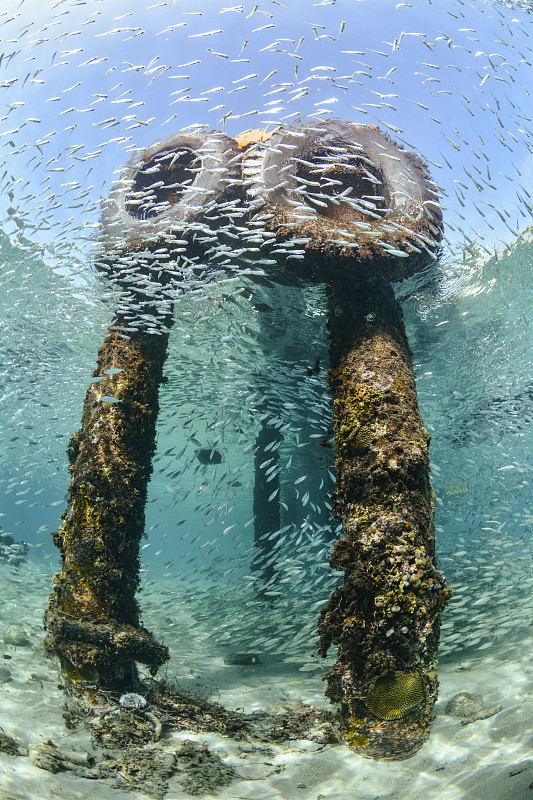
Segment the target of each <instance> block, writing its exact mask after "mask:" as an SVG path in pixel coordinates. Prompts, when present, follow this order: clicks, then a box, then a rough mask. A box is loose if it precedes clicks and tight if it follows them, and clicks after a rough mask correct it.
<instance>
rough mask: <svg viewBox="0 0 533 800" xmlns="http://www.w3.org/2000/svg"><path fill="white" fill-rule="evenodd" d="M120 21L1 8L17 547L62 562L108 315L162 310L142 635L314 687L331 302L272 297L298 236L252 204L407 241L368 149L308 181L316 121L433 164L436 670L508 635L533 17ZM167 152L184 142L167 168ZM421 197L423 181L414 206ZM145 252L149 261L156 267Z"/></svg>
mask: <svg viewBox="0 0 533 800" xmlns="http://www.w3.org/2000/svg"><path fill="white" fill-rule="evenodd" d="M202 5H203V6H205V8H204V9H201V8H200V9H199V8H198V7H201V6H202ZM124 8H125V6H124V4H123V3H119V2H118V1H117V2H115V0H106V2H105V3H102V2H101V1H100V0H85V1H82V0H50V2H46V3H40V4H37V3H35V2H33V0H15V1H14V2H11V0H8V2H6V3H3V4H2V6H1V8H0V40H1V47H0V122H1V125H0V189H1V190H0V214H1V219H2V222H1V229H0V247H1V258H2V261H1V265H0V287H1V288H0V308H1V314H0V341H1V353H2V361H1V365H0V377H1V385H0V408H1V412H2V413H1V414H0V431H1V442H2V447H1V448H0V492H1V496H2V504H1V506H0V525H1V530H0V536H1V535H2V533H6V534H8V535H9V536H11V537H13V538H14V539H15V540H16V541H19V542H20V541H24V542H27V543H28V545H29V548H30V555H29V557H28V558H29V560H31V559H37V560H39V561H41V560H42V559H46V560H47V561H48V563H49V564H50V566H51V569H52V568H55V565H56V561H57V553H56V551H55V549H54V547H53V545H52V542H51V537H50V532H51V531H53V530H55V529H56V528H57V526H58V518H59V514H60V513H61V512H62V511H63V510H64V508H65V500H64V495H65V492H66V490H67V487H68V481H69V476H68V470H67V460H66V446H67V443H68V439H69V437H70V436H71V435H72V433H73V432H74V431H75V430H77V429H78V428H79V424H80V418H81V411H82V406H83V398H84V395H85V391H86V389H87V387H88V385H89V384H90V382H91V381H92V380H93V378H91V374H92V370H93V368H94V362H95V359H96V353H97V350H98V347H99V346H100V344H101V342H102V340H103V337H104V335H105V332H106V329H107V327H108V326H109V325H110V324H111V322H112V320H113V318H114V315H115V313H116V312H117V309H119V311H120V324H119V330H120V332H121V333H122V335H124V336H127V335H128V332H129V331H131V330H137V329H139V328H142V329H143V330H144V331H145V332H152V333H153V335H158V334H160V333H161V331H162V330H163V329H165V326H166V322H165V320H166V319H168V314H169V313H172V315H173V324H172V326H171V328H170V339H169V353H168V357H167V362H166V366H165V383H164V384H163V385H162V387H161V390H160V407H161V408H160V413H159V419H158V441H157V453H156V455H155V457H154V474H153V477H152V481H151V485H150V494H149V499H148V504H147V509H146V511H147V514H146V537H147V538H146V540H145V541H144V542H143V543H142V549H141V556H142V563H143V568H142V572H143V586H144V589H145V592H146V594H147V597H148V598H149V603H148V612H147V613H148V615H150V613H153V614H154V621H153V625H151V627H152V628H153V630H154V633H155V635H156V637H157V636H159V635H163V638H166V639H167V640H169V639H171V638H172V636H173V630H174V629H176V630H179V628H180V616H183V615H184V614H189V613H191V612H190V608H191V603H193V605H194V609H193V614H192V617H193V621H194V625H195V626H197V627H198V628H199V629H200V628H201V629H202V630H204V631H205V636H208V637H209V639H210V641H211V642H212V646H213V648H214V651H213V652H215V653H224V652H226V651H228V650H230V651H238V652H253V653H256V652H258V653H271V654H284V655H285V656H286V657H287V659H289V660H291V659H296V660H298V663H300V664H302V670H303V671H304V672H305V671H306V670H309V671H312V670H313V669H315V667H316V666H317V665H316V659H315V658H314V656H313V650H314V646H315V640H316V634H315V625H316V618H317V616H318V612H319V610H320V608H321V607H322V606H323V605H324V603H325V602H326V600H327V598H328V596H329V595H330V593H331V591H332V589H333V587H334V586H335V585H336V584H337V582H338V581H339V577H340V576H339V575H338V574H337V573H334V572H333V571H332V570H331V568H330V567H329V563H328V558H329V551H330V548H331V544H332V542H333V540H334V538H335V537H336V535H338V530H337V527H338V526H337V523H336V522H335V520H334V519H333V518H332V515H331V494H332V491H333V490H334V486H335V474H334V467H333V463H334V450H333V446H334V442H333V430H332V423H331V408H330V399H329V396H328V393H327V383H326V375H327V368H328V329H327V307H326V301H325V287H324V285H322V284H315V285H311V284H305V283H304V282H302V281H296V280H293V279H290V280H284V279H283V277H281V279H280V272H279V270H277V267H276V265H277V264H278V260H279V259H280V258H281V259H282V260H283V262H284V263H286V264H287V265H290V264H291V262H298V261H301V260H302V258H303V256H304V253H305V246H306V244H307V241H308V240H307V239H305V238H297V237H296V238H293V239H292V240H291V241H290V242H282V243H279V242H278V243H276V242H275V241H274V238H275V237H273V234H272V233H271V232H269V231H268V230H267V229H266V228H265V224H264V223H265V221H266V219H267V215H266V214H265V213H264V208H263V206H262V198H263V197H264V192H265V190H266V188H268V187H270V188H269V191H270V192H271V193H272V195H271V196H274V197H276V196H279V195H280V194H281V195H283V192H284V191H285V190H286V187H287V186H292V187H293V194H292V198H293V199H292V200H290V204H291V205H290V207H291V214H292V216H293V218H294V222H293V224H294V225H298V224H299V223H300V222H301V221H302V220H303V221H305V220H309V219H313V218H314V217H316V215H321V214H325V213H326V212H327V213H328V214H330V216H331V237H332V239H334V240H335V241H336V242H337V243H338V245H339V247H343V248H345V251H349V249H350V248H356V247H357V241H356V240H355V239H354V237H353V234H352V233H350V232H349V231H348V230H347V229H346V228H345V227H344V226H343V224H342V223H341V222H339V220H338V219H336V218H335V213H336V211H335V209H336V208H338V207H342V208H344V209H348V210H349V213H352V214H353V219H354V220H355V224H356V227H357V228H358V229H359V231H360V234H361V236H363V235H366V236H370V235H376V236H384V237H385V241H382V240H381V239H380V240H379V241H380V243H381V244H382V246H383V247H384V248H385V249H386V250H388V252H389V253H390V254H392V255H393V256H395V257H397V258H398V259H401V258H403V257H405V256H406V255H407V254H408V252H412V250H410V249H409V248H412V247H413V244H412V240H410V243H409V244H408V243H407V242H405V243H404V244H405V249H403V246H402V249H400V250H398V249H391V246H390V245H388V244H387V241H386V230H385V228H386V225H385V224H384V225H383V229H384V230H385V233H381V232H378V233H377V234H375V231H374V230H373V229H372V223H373V221H374V220H375V219H376V217H378V216H379V214H381V213H386V212H387V209H386V208H384V205H385V203H384V196H383V188H382V186H381V182H380V180H379V179H378V178H376V165H375V164H374V163H373V162H372V161H371V160H368V159H366V160H365V157H364V155H362V156H361V157H360V158H359V156H358V158H359V161H358V165H359V168H361V169H362V170H363V171H364V172H365V174H366V178H365V180H366V183H365V186H366V189H365V194H364V195H362V196H359V195H356V194H355V193H354V187H353V186H349V187H346V186H345V185H344V184H342V182H341V181H339V180H336V178H335V175H336V170H338V168H339V165H342V167H343V169H344V168H345V169H348V167H347V166H346V165H347V164H348V165H349V164H350V163H351V161H350V159H353V158H354V157H355V156H354V151H353V149H352V151H350V152H348V151H347V149H346V148H345V147H344V146H338V142H337V139H333V138H329V139H328V137H327V136H326V137H325V140H324V141H325V144H324V150H323V153H322V155H319V157H318V160H314V161H312V162H308V161H306V159H305V158H304V157H303V156H302V154H301V152H300V151H299V150H298V142H299V139H300V138H301V137H302V136H303V135H304V134H303V133H302V129H301V126H302V125H303V124H305V126H306V127H307V128H308V129H312V130H314V131H316V132H317V135H319V136H320V135H321V132H324V131H329V130H331V128H330V127H328V126H330V125H333V126H334V125H335V122H334V121H335V120H346V121H348V122H354V123H357V124H360V125H376V126H378V127H379V128H380V129H381V130H382V131H383V132H385V133H387V134H388V135H389V136H390V137H391V138H392V139H393V140H394V141H395V142H397V143H398V144H399V145H400V146H401V147H404V148H405V149H407V150H414V151H416V152H418V153H419V154H421V156H422V157H423V158H424V159H425V161H426V162H427V163H428V165H429V169H430V171H431V177H432V179H433V181H434V183H432V184H431V185H432V186H433V188H434V193H435V197H436V198H438V201H439V203H440V204H441V206H442V208H443V217H444V240H443V245H442V252H441V253H440V254H439V257H438V258H436V259H434V260H433V262H432V264H431V265H430V267H428V268H427V269H426V270H425V271H424V272H423V273H422V274H421V275H419V276H417V277H416V278H412V279H409V280H408V281H405V282H403V283H402V284H399V285H398V290H397V293H398V297H399V298H400V299H401V301H402V303H403V307H404V312H405V318H406V325H407V329H408V335H409V341H410V344H411V347H412V349H413V352H414V363H415V369H416V375H417V385H418V391H419V403H420V408H421V411H422V415H423V417H424V420H425V424H426V427H427V428H428V431H429V432H430V434H431V436H432V444H431V452H430V456H431V459H432V481H433V484H434V488H435V491H436V495H437V507H436V531H437V533H436V536H437V552H438V555H439V567H440V569H441V570H442V571H443V572H444V573H445V575H446V578H447V582H448V584H449V585H450V587H451V588H452V589H453V592H454V597H453V599H452V601H451V602H450V605H449V609H448V610H447V611H446V612H445V614H444V615H443V624H442V636H441V643H442V644H441V654H442V657H443V658H457V657H458V656H459V655H461V654H462V655H465V654H467V655H473V654H475V653H478V652H480V651H481V652H483V650H484V649H485V650H488V649H490V648H496V647H498V646H499V645H500V644H501V643H502V642H504V641H505V640H508V639H510V638H513V637H519V636H520V632H521V631H522V629H523V628H525V626H526V625H527V624H528V622H530V619H531V613H532V610H533V608H532V607H533V599H532V598H533V593H532V591H531V590H532V582H533V578H532V577H531V562H532V556H533V550H532V546H531V532H532V528H533V508H532V506H531V472H532V470H533V465H532V464H531V457H530V454H531V452H532V450H533V425H532V424H531V423H532V422H533V405H532V404H533V381H532V378H531V375H532V374H533V372H532V366H533V364H532V361H533V358H532V350H533V348H532V347H531V307H532V304H531V298H530V285H531V278H530V263H531V257H532V255H533V236H532V231H533V227H532V219H531V217H532V213H533V196H532V188H531V177H532V175H533V126H532V117H530V116H529V115H530V113H531V93H532V92H533V57H532V55H533V45H532V44H531V43H532V42H533V38H532V34H533V17H532V16H531V12H532V11H533V5H532V3H531V0H518V1H517V2H511V0H501V1H497V0H493V2H484V1H483V0H472V1H470V0H451V2H447V1H446V0H440V1H439V0H420V1H419V2H416V3H415V2H414V1H413V2H407V0H404V2H394V1H393V2H388V0H357V2H353V3H350V4H346V3H340V2H339V3H337V2H336V0H322V2H316V3H309V4H305V3H301V4H300V3H289V2H288V0H286V2H281V0H262V1H261V2H258V3H254V2H245V3H243V4H238V5H234V6H231V5H229V4H225V3H224V2H222V0H221V1H220V2H218V0H216V1H214V2H209V3H204V4H198V3H197V4H193V3H182V2H179V3H178V2H176V0H168V1H167V2H152V3H151V2H149V0H141V2H135V3H134V2H131V10H124ZM296 9H297V10H296ZM304 121H305V122H304ZM287 128H290V129H291V130H292V131H293V134H292V136H293V139H292V140H290V141H293V144H290V143H287V141H288V140H283V141H284V144H283V149H280V147H279V146H278V145H279V142H280V141H281V140H280V138H279V134H278V131H286V130H287ZM176 135H179V136H181V137H182V139H180V141H188V142H192V144H190V145H187V146H184V145H182V149H181V150H180V149H179V148H178V149H177V150H176V149H175V150H172V149H171V147H170V145H168V147H167V149H165V148H163V152H161V148H160V147H159V144H160V143H161V142H164V141H165V140H167V139H168V140H169V141H171V139H169V137H172V136H176ZM240 135H243V138H242V139H239V142H240V145H239V144H238V142H237V141H235V137H238V136H240ZM277 136H278V138H276V137H277ZM226 137H227V138H226ZM250 140H252V141H253V143H252V144H251V145H249V142H250ZM154 142H157V143H159V144H156V145H155V147H153V148H152V145H153V143H154ZM195 142H200V144H199V145H198V146H196V145H195V144H194V143H195ZM227 142H231V150H230V151H228V147H230V145H228V144H227ZM246 145H249V146H248V149H245V148H246ZM239 146H241V150H239ZM158 147H159V150H158ZM183 147H184V148H185V149H183ZM150 148H152V149H150ZM168 148H170V149H168ZM293 151H294V152H295V155H294V158H293V157H292V155H291V153H293ZM147 153H148V154H151V153H152V154H155V155H154V156H153V160H150V159H151V158H152V156H151V155H149V156H147V155H146V154H147ZM143 154H144V155H143ZM143 159H144V160H143ZM268 160H270V162H271V164H273V165H274V167H272V166H271V168H270V171H268V170H266V169H265V168H264V167H265V164H266V163H267V161H268ZM270 162H269V163H270ZM277 163H279V164H280V173H277V172H276V171H275V165H276V164H277ZM125 165H128V166H126V167H125ZM241 165H243V166H242V167H241ZM272 169H274V172H272ZM138 170H139V171H138ZM173 170H174V171H173ZM202 170H204V173H205V172H207V176H206V178H205V182H204V183H202V180H201V178H200V173H202ZM158 172H159V178H158ZM202 174H203V173H202ZM161 175H163V180H161V179H160V176H161ZM172 175H177V176H178V178H179V179H176V181H175V183H173V184H172V185H169V184H168V182H167V183H166V184H165V180H164V178H165V176H172ZM412 185H413V180H412V177H411V176H410V174H407V172H405V170H404V171H403V173H402V175H401V181H400V182H399V184H398V186H399V188H398V190H397V193H396V194H397V197H396V202H398V203H403V204H404V205H405V206H406V207H408V205H409V203H411V202H412V200H413V198H412V196H411V193H410V191H412V190H411V189H410V187H411V186H412ZM243 187H244V188H243ZM265 187H266V188H265ZM276 193H277V194H276ZM213 197H214V198H215V199H214V200H213ZM294 198H295V199H294ZM106 203H107V205H106ZM179 203H181V205H182V206H183V208H184V209H185V210H184V211H183V216H182V218H180V219H177V221H175V222H174V223H173V227H172V226H171V228H170V229H169V228H168V225H166V227H165V225H160V224H159V221H158V220H159V219H160V218H162V217H164V215H165V213H167V212H168V211H169V210H171V209H172V208H173V207H176V208H177V207H178V206H177V205H175V204H179ZM110 204H111V205H110ZM436 205H437V199H436V200H435V202H434V204H433V206H432V205H431V203H428V204H427V205H426V206H424V209H423V213H425V214H427V215H428V217H429V218H430V219H432V218H433V217H432V214H434V213H435V206H436ZM110 207H111V212H109V211H106V208H110ZM180 207H181V206H180ZM117 209H118V210H117ZM198 209H203V210H204V211H206V210H207V213H208V214H209V215H210V217H209V222H208V223H202V222H199V221H198V215H197V213H196V211H197V210H198ZM262 209H263V211H262ZM331 209H333V211H332V210H331ZM346 213H348V212H346ZM106 214H107V216H106ZM393 228H394V230H395V231H397V230H398V226H397V225H396V227H394V224H393ZM389 229H390V227H389ZM369 231H370V233H369ZM139 232H140V233H139ZM408 234H409V228H405V234H403V233H402V236H403V235H405V236H406V237H407V235H408ZM135 236H141V238H142V237H145V241H146V242H147V243H150V242H151V243H152V244H153V241H155V239H154V237H156V239H157V241H158V247H159V246H160V249H159V250H157V252H156V255H157V257H158V260H157V264H156V267H157V268H155V267H154V266H153V263H154V262H153V248H152V251H151V255H150V264H151V265H152V266H151V267H150V273H149V275H147V273H146V261H145V258H144V255H143V252H144V251H143V247H142V246H141V245H138V244H136V246H135V247H134V248H132V247H130V245H131V242H132V237H135ZM113 237H114V239H113ZM157 237H159V238H157ZM110 242H111V244H110ZM417 247H420V248H424V249H426V250H428V249H431V248H430V246H429V244H428V242H427V241H425V240H424V239H423V237H421V238H420V240H419V241H418V243H417ZM415 249H416V248H415ZM169 252H170V255H169ZM275 268H276V269H275ZM158 270H159V271H158ZM162 276H164V283H163V278H162ZM105 399H107V401H108V402H112V401H113V398H105ZM259 473H262V477H264V480H262V484H264V485H265V486H266V487H267V490H266V492H264V496H262V497H261V498H258V497H257V495H256V497H255V499H254V487H255V486H256V484H257V482H258V475H259ZM262 513H264V514H266V515H271V514H272V518H274V519H276V524H275V526H274V527H272V529H268V528H267V530H266V531H265V530H264V525H262V526H261V525H258V524H257V520H256V517H257V515H259V514H262ZM259 531H260V532H259ZM3 569H6V570H8V569H14V567H12V566H10V565H9V564H4V563H3V562H2V561H1V560H0V571H1V570H3ZM191 598H194V602H193V601H192V600H191ZM42 601H43V607H44V603H45V598H42ZM140 602H141V605H142V603H143V598H142V596H141V599H140ZM161 611H163V614H161V613H160V612H161ZM150 620H152V618H151V617H150ZM158 629H159V630H158Z"/></svg>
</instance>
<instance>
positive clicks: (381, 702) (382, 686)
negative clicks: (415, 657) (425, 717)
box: [366, 671, 425, 720]
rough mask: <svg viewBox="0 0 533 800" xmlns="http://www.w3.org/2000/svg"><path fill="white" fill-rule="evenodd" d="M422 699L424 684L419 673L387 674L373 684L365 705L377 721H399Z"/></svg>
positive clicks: (399, 672)
mask: <svg viewBox="0 0 533 800" xmlns="http://www.w3.org/2000/svg"><path fill="white" fill-rule="evenodd" d="M424 698H425V692H424V684H423V683H422V678H421V675H420V673H419V672H416V671H415V672H401V671H398V672H387V673H386V674H385V675H381V676H380V677H379V678H377V679H376V681H375V682H374V685H373V687H372V692H371V693H370V695H369V696H368V698H367V700H366V705H367V708H368V710H369V711H370V712H371V713H372V714H373V715H374V716H375V717H378V719H384V720H391V719H401V718H402V717H405V716H406V715H407V714H408V713H409V712H410V711H412V710H413V709H414V708H416V707H417V706H418V705H420V703H422V701H423V700H424Z"/></svg>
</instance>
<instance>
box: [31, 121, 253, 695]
mask: <svg viewBox="0 0 533 800" xmlns="http://www.w3.org/2000/svg"><path fill="white" fill-rule="evenodd" d="M236 153H238V148H237V143H236V142H232V140H230V139H229V138H228V137H226V136H225V135H224V134H222V133H216V132H213V133H212V134H200V133H190V132H189V133H178V134H174V135H173V136H170V137H169V138H168V139H165V140H164V141H163V142H160V141H159V142H157V143H156V144H154V145H152V146H151V147H149V148H147V149H146V150H144V151H143V152H141V153H140V155H136V156H134V157H133V158H132V160H131V161H130V163H129V164H128V165H127V166H126V168H125V170H124V173H123V175H122V177H121V180H119V181H118V182H117V184H116V185H115V187H114V188H113V190H112V192H111V196H110V198H109V200H108V201H107V202H106V203H105V204H104V210H103V215H102V237H101V238H102V241H101V245H102V250H101V253H100V257H99V259H97V261H96V266H97V267H98V269H100V271H101V272H103V273H104V274H105V275H106V277H107V278H108V280H110V281H111V282H112V283H113V284H115V286H116V287H117V288H118V290H119V293H120V296H119V305H118V313H117V320H116V322H115V324H114V325H113V326H111V328H110V329H109V330H108V332H107V336H106V338H105V341H104V343H103V345H102V347H101V348H100V351H99V355H98V361H97V366H96V370H95V372H94V374H93V377H94V381H93V382H92V384H91V386H90V388H89V389H88V391H87V394H86V397H85V405H84V410H83V418H82V425H81V429H80V431H78V433H76V434H74V436H73V437H72V439H71V440H70V445H69V451H68V457H69V469H70V472H71V476H72V477H71V483H70V488H69V492H68V508H67V511H66V512H65V513H64V514H63V516H62V518H63V523H62V524H61V526H60V528H59V530H58V531H56V533H55V534H54V535H53V539H54V543H55V544H56V546H57V547H58V549H59V552H60V554H61V558H62V566H61V571H60V572H59V573H58V574H57V575H56V577H55V580H54V591H53V593H52V596H51V598H50V603H49V606H48V610H47V611H46V614H45V626H46V628H47V631H48V633H47V636H46V640H45V650H46V653H47V655H49V656H50V657H54V656H56V657H58V658H59V661H60V663H61V667H62V670H63V673H64V675H65V677H66V678H67V680H69V681H71V682H72V683H78V684H80V685H83V684H85V685H86V684H89V685H91V684H96V685H97V686H98V687H100V688H121V689H124V688H126V689H127V688H130V687H132V686H134V684H135V678H136V662H140V663H143V664H146V665H148V666H149V667H150V669H151V670H152V671H153V672H155V671H156V670H157V668H158V667H159V666H160V665H161V664H163V663H164V662H165V661H166V660H167V659H168V658H169V652H168V649H167V647H166V646H165V645H163V644H159V643H158V642H156V641H155V640H154V639H153V637H152V636H151V634H150V633H149V632H148V631H147V630H146V629H145V628H143V627H142V626H141V624H140V616H139V606H138V604H137V600H136V598H135V592H136V590H137V588H138V585H139V567H140V564H139V543H140V540H141V537H142V536H143V533H144V519H145V515H144V508H145V504H146V496H147V487H148V482H149V479H150V475H151V472H152V456H153V453H154V450H155V435H156V419H157V414H158V408H159V406H158V389H159V385H160V384H161V381H162V379H163V365H164V361H165V357H166V351H167V342H168V330H169V326H170V325H171V324H172V311H173V303H174V301H175V299H176V297H177V296H178V294H179V292H180V289H181V287H182V286H183V283H184V281H185V278H186V276H187V275H188V274H190V273H191V269H192V267H191V265H194V266H195V267H197V269H198V271H199V272H200V273H201V272H202V269H203V267H202V265H203V264H205V261H204V254H205V251H206V248H208V247H211V245H212V243H213V235H212V234H213V231H214V230H215V229H216V228H217V226H220V225H222V224H227V222H228V220H227V218H226V217H225V216H224V213H222V212H221V211H220V207H219V205H220V206H223V207H225V204H226V205H227V204H229V205H231V208H232V212H233V214H234V216H238V212H237V210H236V208H235V206H236V205H238V202H239V198H240V195H241V187H240V182H239V180H237V179H238V177H239V165H238V164H237V162H236V161H235V155H236ZM200 234H203V235H200ZM197 237H198V239H199V240H201V241H196V238H197ZM183 245H185V246H186V247H185V248H184V247H183ZM185 249H186V250H187V252H188V258H186V259H184V258H183V257H182V253H183V252H184V250H185Z"/></svg>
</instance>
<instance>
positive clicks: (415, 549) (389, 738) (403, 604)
mask: <svg viewBox="0 0 533 800" xmlns="http://www.w3.org/2000/svg"><path fill="white" fill-rule="evenodd" d="M378 272H379V270H376V274H377V273H378ZM328 293H329V316H328V319H329V330H330V337H331V344H330V353H331V362H330V372H329V384H330V391H331V394H332V398H333V414H334V425H335V440H336V461H335V466H336V472H337V486H336V491H335V494H334V514H335V516H336V517H337V518H338V519H339V520H341V521H342V523H343V534H342V538H340V539H339V540H338V541H337V542H336V543H335V545H334V546H333V550H332V553H331V559H330V563H331V566H332V567H334V568H335V569H338V570H342V571H343V572H344V582H343V584H342V586H340V587H339V588H338V589H337V590H335V591H334V593H333V594H332V596H331V598H330V600H329V602H328V604H327V606H326V607H325V608H324V609H323V610H322V612H321V615H320V620H319V633H320V654H321V655H325V654H326V653H327V651H328V648H329V646H330V645H331V644H336V645H338V647H339V653H338V660H337V663H336V664H335V666H334V667H333V668H332V669H331V670H330V672H329V673H328V674H327V676H326V677H327V682H328V688H327V691H326V694H327V696H328V697H329V698H330V699H331V700H332V701H333V702H338V703H341V708H342V714H343V717H344V721H345V723H346V726H347V741H348V743H349V744H351V745H353V746H355V747H356V748H358V749H359V750H360V751H361V753H363V754H364V755H368V756H373V757H383V758H402V757H405V756H406V755H409V754H410V753H412V752H414V751H415V750H416V749H418V747H420V745H421V744H422V742H423V740H424V738H425V736H426V735H427V733H428V725H429V722H430V721H431V709H432V706H433V704H434V702H435V700H436V696H437V686H438V684H437V674H436V665H437V649H438V640H439V613H440V612H441V611H442V609H443V608H444V605H445V603H446V600H447V598H448V596H449V595H450V592H449V590H447V589H446V588H445V584H444V579H443V577H442V575H441V574H440V572H438V570H437V568H436V561H435V539H434V522H433V517H434V500H433V490H432V487H431V484H430V481H429V457H428V446H429V436H428V434H427V431H426V430H425V428H424V426H423V423H422V418H421V416H420V412H419V409H418V403H417V396H416V388H415V380H414V376H413V371H412V365H411V353H410V349H409V344H408V342H407V337H406V333H405V328H404V324H403V318H402V311H401V307H400V305H399V303H398V302H397V300H396V298H395V296H394V291H393V288H392V286H391V284H390V283H389V282H388V281H387V280H382V279H379V278H378V279H376V280H374V281H370V282H365V283H363V284H361V283H358V282H357V281H354V280H352V281H349V280H346V281H344V282H343V284H342V286H339V285H330V286H329V287H328Z"/></svg>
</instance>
